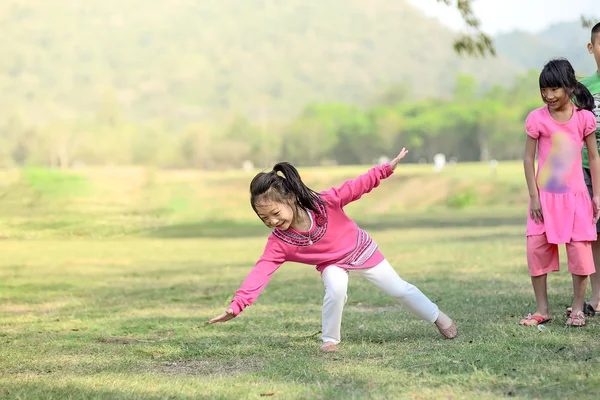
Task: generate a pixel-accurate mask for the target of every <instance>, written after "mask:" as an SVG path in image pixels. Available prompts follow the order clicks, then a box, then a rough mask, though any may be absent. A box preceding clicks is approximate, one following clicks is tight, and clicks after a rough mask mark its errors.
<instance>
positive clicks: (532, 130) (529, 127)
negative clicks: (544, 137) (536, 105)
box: [525, 111, 540, 139]
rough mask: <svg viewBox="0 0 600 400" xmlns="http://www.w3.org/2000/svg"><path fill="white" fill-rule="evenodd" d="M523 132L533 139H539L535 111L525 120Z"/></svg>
mask: <svg viewBox="0 0 600 400" xmlns="http://www.w3.org/2000/svg"><path fill="white" fill-rule="evenodd" d="M525 131H526V132H527V134H528V135H529V136H531V137H532V138H534V139H538V138H539V137H540V131H539V130H538V124H537V115H536V112H535V111H532V112H531V113H529V115H528V116H527V119H526V120H525Z"/></svg>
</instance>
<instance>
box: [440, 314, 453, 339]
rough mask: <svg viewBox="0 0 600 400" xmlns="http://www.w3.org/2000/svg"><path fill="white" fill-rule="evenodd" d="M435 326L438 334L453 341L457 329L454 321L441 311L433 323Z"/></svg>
mask: <svg viewBox="0 0 600 400" xmlns="http://www.w3.org/2000/svg"><path fill="white" fill-rule="evenodd" d="M435 325H436V326H437V328H438V330H439V331H440V333H441V334H442V335H444V336H445V337H446V338H448V339H454V338H455V337H456V336H457V335H458V328H457V327H456V324H455V323H454V321H452V320H451V319H450V317H448V316H447V315H446V314H444V313H443V312H441V311H440V315H438V319H437V320H436V321H435Z"/></svg>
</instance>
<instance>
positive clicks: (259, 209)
mask: <svg viewBox="0 0 600 400" xmlns="http://www.w3.org/2000/svg"><path fill="white" fill-rule="evenodd" d="M255 208H256V213H257V214H258V217H259V218H260V219H261V221H262V222H263V223H264V224H265V225H266V226H268V227H269V228H271V229H274V228H279V229H281V230H283V231H285V230H287V229H288V228H289V227H290V225H292V222H293V220H294V210H293V209H292V207H291V206H290V205H289V204H286V203H280V202H276V201H263V202H260V203H259V204H256V205H255Z"/></svg>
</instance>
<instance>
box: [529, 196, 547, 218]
mask: <svg viewBox="0 0 600 400" xmlns="http://www.w3.org/2000/svg"><path fill="white" fill-rule="evenodd" d="M529 215H530V216H531V219H532V220H533V222H535V223H536V224H539V223H542V222H544V216H543V215H542V203H540V198H539V197H536V198H533V199H531V201H530V202H529Z"/></svg>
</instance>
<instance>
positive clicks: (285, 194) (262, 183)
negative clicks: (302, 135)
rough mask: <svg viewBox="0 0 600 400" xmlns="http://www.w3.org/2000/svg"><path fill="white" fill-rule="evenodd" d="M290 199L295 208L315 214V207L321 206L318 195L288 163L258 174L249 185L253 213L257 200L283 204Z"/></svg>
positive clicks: (317, 211)
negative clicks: (304, 209)
mask: <svg viewBox="0 0 600 400" xmlns="http://www.w3.org/2000/svg"><path fill="white" fill-rule="evenodd" d="M279 174H281V175H279ZM290 197H292V198H293V201H294V202H295V203H296V205H297V206H299V207H304V208H308V209H309V210H312V211H313V212H315V214H319V208H318V207H317V205H318V204H323V200H321V197H320V196H319V194H318V193H317V192H315V191H314V190H312V189H310V188H309V187H308V186H306V185H305V184H304V182H302V179H301V178H300V174H299V173H298V170H297V169H296V168H295V167H294V166H293V165H292V164H290V163H288V162H280V163H277V164H275V166H274V167H273V170H272V171H271V172H261V173H259V174H258V175H256V176H255V177H254V179H252V182H251V183H250V203H251V204H252V208H253V209H254V211H255V212H256V203H257V201H259V200H263V199H265V198H266V199H267V200H272V201H278V202H285V201H288V200H289V198H290Z"/></svg>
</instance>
